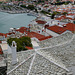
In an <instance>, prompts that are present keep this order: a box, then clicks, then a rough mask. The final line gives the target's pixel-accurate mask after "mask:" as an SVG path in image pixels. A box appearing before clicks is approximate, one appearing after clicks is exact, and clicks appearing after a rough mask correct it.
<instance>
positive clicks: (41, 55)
mask: <svg viewBox="0 0 75 75" xmlns="http://www.w3.org/2000/svg"><path fill="white" fill-rule="evenodd" d="M37 54H39V55H41V56H43V55H42V54H40V53H39V52H37ZM43 57H44V58H45V59H47V60H48V61H50V62H51V63H53V64H55V65H57V66H58V67H60V68H62V69H64V70H66V71H69V70H68V69H67V68H66V67H63V64H62V66H61V65H59V63H56V62H54V61H53V60H49V59H48V58H47V57H45V56H43Z"/></svg>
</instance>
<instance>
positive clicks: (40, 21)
mask: <svg viewBox="0 0 75 75" xmlns="http://www.w3.org/2000/svg"><path fill="white" fill-rule="evenodd" d="M36 22H37V23H38V24H45V23H46V21H42V20H37V21H36Z"/></svg>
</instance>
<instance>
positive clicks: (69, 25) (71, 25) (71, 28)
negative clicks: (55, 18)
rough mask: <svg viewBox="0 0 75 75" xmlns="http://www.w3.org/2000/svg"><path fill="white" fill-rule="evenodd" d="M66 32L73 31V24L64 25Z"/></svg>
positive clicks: (74, 25)
mask: <svg viewBox="0 0 75 75" xmlns="http://www.w3.org/2000/svg"><path fill="white" fill-rule="evenodd" d="M65 28H66V29H67V30H70V31H75V24H73V23H68V24H66V27H65Z"/></svg>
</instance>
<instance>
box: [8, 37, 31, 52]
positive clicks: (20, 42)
mask: <svg viewBox="0 0 75 75" xmlns="http://www.w3.org/2000/svg"><path fill="white" fill-rule="evenodd" d="M12 41H15V42H16V43H17V51H23V50H27V48H25V47H26V46H29V47H32V44H31V39H30V37H22V38H19V39H18V38H9V39H8V40H7V42H8V44H9V46H11V45H12Z"/></svg>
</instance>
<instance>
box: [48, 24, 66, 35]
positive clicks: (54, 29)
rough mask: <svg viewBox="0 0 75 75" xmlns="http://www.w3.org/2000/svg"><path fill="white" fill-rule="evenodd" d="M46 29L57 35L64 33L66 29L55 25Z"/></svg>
mask: <svg viewBox="0 0 75 75" xmlns="http://www.w3.org/2000/svg"><path fill="white" fill-rule="evenodd" d="M47 29H49V30H51V31H54V32H56V33H58V34H62V33H63V32H64V31H66V29H65V28H64V27H59V26H57V25H54V26H51V27H48V28H47Z"/></svg>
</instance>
